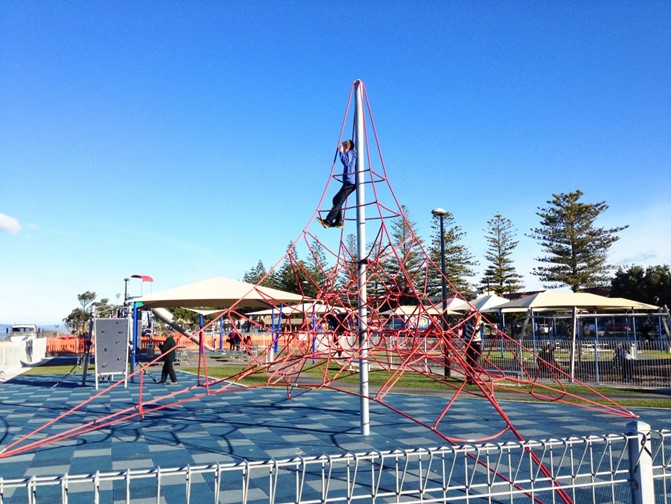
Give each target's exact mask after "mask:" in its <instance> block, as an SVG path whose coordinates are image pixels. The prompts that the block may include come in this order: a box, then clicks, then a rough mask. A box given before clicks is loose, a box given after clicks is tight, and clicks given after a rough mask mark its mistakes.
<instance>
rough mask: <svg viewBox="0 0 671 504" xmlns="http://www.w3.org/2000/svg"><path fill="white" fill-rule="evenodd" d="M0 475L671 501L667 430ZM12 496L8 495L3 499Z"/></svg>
mask: <svg viewBox="0 0 671 504" xmlns="http://www.w3.org/2000/svg"><path fill="white" fill-rule="evenodd" d="M628 428H629V430H630V433H629V434H626V435H625V434H623V435H609V436H591V437H584V438H570V439H563V440H559V439H553V440H548V441H530V442H526V443H505V444H485V445H464V446H455V447H442V448H435V449H414V450H403V451H400V450H397V451H390V452H370V453H363V454H345V455H336V456H321V457H296V458H293V459H286V460H268V461H258V462H247V461H245V462H240V463H228V464H215V465H207V466H187V467H181V468H170V469H162V468H159V469H147V470H137V469H133V470H127V471H119V472H110V473H95V474H89V475H67V474H66V475H63V476H57V477H44V476H35V477H32V478H29V479H21V480H6V479H5V480H3V479H0V502H2V503H4V502H8V501H9V500H10V499H17V498H18V499H21V501H22V502H28V503H31V504H33V503H42V502H48V503H53V502H62V503H80V502H81V503H84V502H85V503H91V502H95V503H98V502H134V503H135V502H156V503H162V502H166V503H173V502H174V503H198V504H200V503H205V502H214V503H222V502H231V503H232V502H236V503H237V502H241V503H261V502H264V503H265V502H268V503H305V504H307V503H353V502H366V503H368V502H379V503H391V502H396V503H401V502H402V503H419V502H422V503H430V502H435V503H448V502H449V503H475V502H478V503H479V502H488V503H518V502H552V503H557V502H574V503H581V504H582V503H607V502H610V503H628V502H633V503H634V504H652V503H659V504H662V503H666V502H671V431H653V432H650V430H649V426H647V424H644V423H642V422H632V423H631V424H629V425H628ZM12 502H15V501H14V500H12Z"/></svg>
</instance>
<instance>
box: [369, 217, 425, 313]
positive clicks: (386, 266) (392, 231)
mask: <svg viewBox="0 0 671 504" xmlns="http://www.w3.org/2000/svg"><path fill="white" fill-rule="evenodd" d="M402 211H403V215H401V216H399V217H397V218H395V219H393V220H392V223H391V225H390V228H389V238H390V240H391V242H392V244H393V245H394V253H390V254H389V256H388V257H387V258H386V259H385V260H384V261H383V263H382V269H383V270H384V273H383V275H385V276H386V278H385V281H384V283H385V284H387V285H393V288H392V289H391V290H392V291H395V292H397V293H398V297H397V299H396V301H397V302H398V304H400V305H403V304H411V303H413V302H414V303H416V302H417V295H416V292H417V291H420V292H421V291H423V290H424V282H425V274H424V272H425V266H426V261H425V260H424V257H423V254H422V250H421V247H422V242H421V239H420V238H419V237H418V235H417V233H415V228H416V227H417V224H416V223H415V222H412V221H410V219H409V211H408V209H407V208H406V207H405V206H403V207H402ZM404 216H405V217H404ZM370 280H372V279H370ZM393 304H396V303H395V302H394V303H393Z"/></svg>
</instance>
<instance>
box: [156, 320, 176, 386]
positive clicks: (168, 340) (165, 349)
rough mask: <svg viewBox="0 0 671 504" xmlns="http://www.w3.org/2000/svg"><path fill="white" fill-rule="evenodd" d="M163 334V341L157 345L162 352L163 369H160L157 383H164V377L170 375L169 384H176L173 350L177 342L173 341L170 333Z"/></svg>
mask: <svg viewBox="0 0 671 504" xmlns="http://www.w3.org/2000/svg"><path fill="white" fill-rule="evenodd" d="M164 336H165V341H164V342H163V343H161V344H160V345H159V346H158V348H159V350H160V351H161V354H163V369H162V370H161V381H160V382H159V383H165V380H166V378H168V376H170V382H171V384H173V385H176V384H177V383H178V381H177V375H176V374H175V369H174V367H173V363H174V362H175V359H176V357H177V356H176V355H175V352H176V350H174V348H175V347H176V346H177V343H175V338H173V337H172V333H165V334H164Z"/></svg>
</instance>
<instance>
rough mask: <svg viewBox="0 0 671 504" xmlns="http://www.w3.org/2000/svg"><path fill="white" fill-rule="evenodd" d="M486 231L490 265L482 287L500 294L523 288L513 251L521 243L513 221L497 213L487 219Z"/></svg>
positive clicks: (487, 257)
mask: <svg viewBox="0 0 671 504" xmlns="http://www.w3.org/2000/svg"><path fill="white" fill-rule="evenodd" d="M486 233H487V235H486V239H487V250H486V251H485V259H486V260H487V262H488V265H487V267H486V268H485V273H484V276H483V278H482V280H481V281H480V282H481V288H483V290H484V289H487V290H490V291H493V292H494V293H495V294H498V295H499V296H503V295H504V294H505V293H513V292H518V291H520V290H522V289H523V288H524V285H523V284H522V282H521V279H522V275H520V274H518V273H517V270H516V269H515V266H514V265H513V260H512V254H513V251H514V250H515V248H516V247H517V244H518V243H519V242H518V241H517V240H515V229H514V227H513V223H512V222H511V221H510V219H508V218H506V217H503V216H502V215H501V214H500V213H499V214H496V215H495V216H494V217H492V218H491V219H489V220H488V221H487V229H486Z"/></svg>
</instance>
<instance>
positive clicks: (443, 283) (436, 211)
mask: <svg viewBox="0 0 671 504" xmlns="http://www.w3.org/2000/svg"><path fill="white" fill-rule="evenodd" d="M431 215H433V216H434V217H438V218H439V219H440V272H441V274H442V275H441V288H440V295H441V298H442V300H443V310H442V317H441V318H442V322H443V337H444V338H445V337H446V334H447V281H446V279H445V224H444V221H445V216H446V215H447V211H446V210H444V209H442V208H434V209H433V210H431ZM444 345H445V347H444V352H443V354H444V358H445V362H444V364H443V371H444V374H445V376H447V377H449V376H451V369H450V352H449V350H448V345H447V341H445V342H444Z"/></svg>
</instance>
